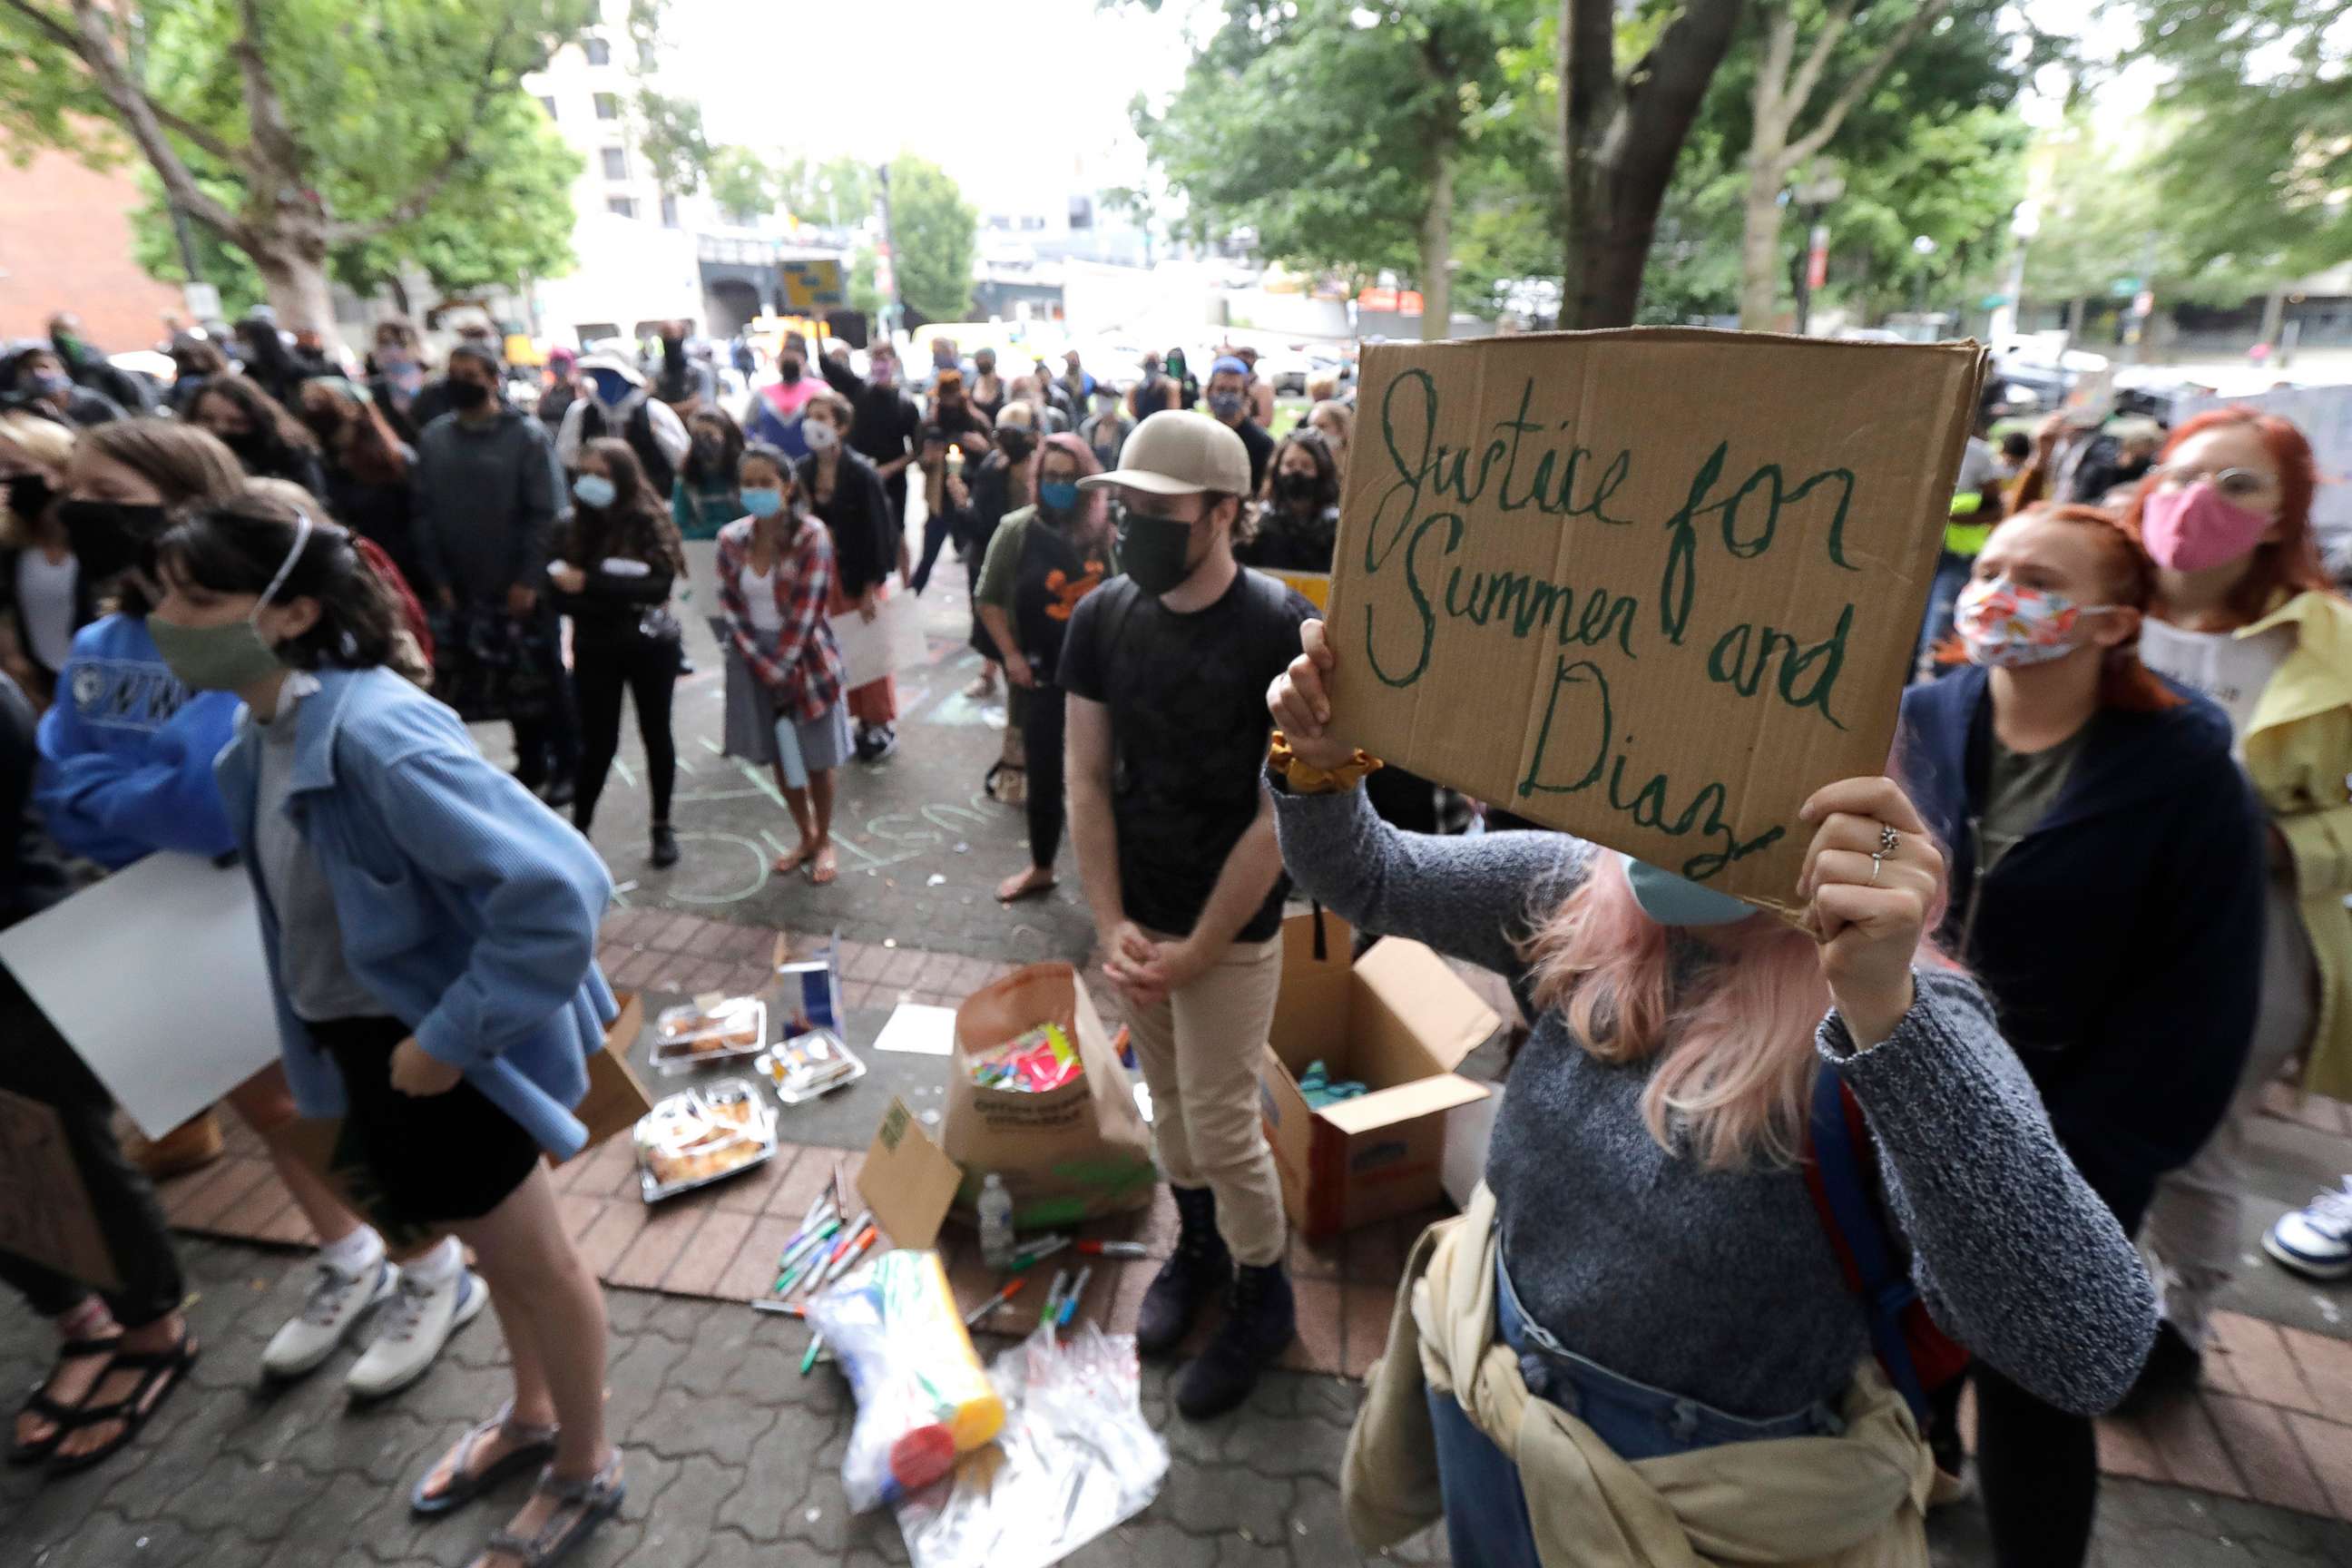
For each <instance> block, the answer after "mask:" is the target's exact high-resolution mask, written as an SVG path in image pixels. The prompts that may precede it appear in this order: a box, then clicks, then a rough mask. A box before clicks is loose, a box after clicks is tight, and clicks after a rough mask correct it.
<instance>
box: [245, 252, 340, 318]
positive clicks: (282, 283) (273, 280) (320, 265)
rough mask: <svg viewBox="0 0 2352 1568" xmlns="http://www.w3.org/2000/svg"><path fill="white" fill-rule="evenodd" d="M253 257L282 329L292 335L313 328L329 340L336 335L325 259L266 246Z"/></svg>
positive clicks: (333, 308) (264, 290) (254, 253)
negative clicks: (306, 328)
mask: <svg viewBox="0 0 2352 1568" xmlns="http://www.w3.org/2000/svg"><path fill="white" fill-rule="evenodd" d="M252 257H253V268H254V270H255V271H257V272H258V273H260V274H261V288H262V292H263V293H264V294H265V295H266V296H268V300H269V306H270V309H272V310H276V311H277V312H278V326H279V327H281V328H283V329H284V330H285V331H289V332H299V331H301V330H302V329H303V328H305V327H311V328H316V329H317V330H318V331H320V332H321V333H323V334H325V335H326V336H328V337H330V338H331V337H333V336H334V335H335V305H334V297H333V295H332V294H331V292H330V291H329V289H328V285H327V262H326V258H325V257H324V256H323V255H320V256H316V257H313V256H309V255H305V254H304V253H303V247H297V246H291V245H285V244H275V245H270V244H265V245H259V246H256V247H254V249H253V251H252Z"/></svg>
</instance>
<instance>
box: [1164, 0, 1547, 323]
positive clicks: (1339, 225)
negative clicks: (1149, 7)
mask: <svg viewBox="0 0 2352 1568" xmlns="http://www.w3.org/2000/svg"><path fill="white" fill-rule="evenodd" d="M1146 3H1147V4H1149V3H1152V0H1146ZM1542 12H1543V6H1542V5H1540V4H1539V0H1386V3H1384V4H1380V5H1366V4H1363V3H1361V0H1283V3H1281V4H1275V3H1271V0H1226V4H1225V10H1224V19H1223V24H1222V25H1221V26H1219V27H1218V29H1217V30H1216V31H1215V33H1213V35H1211V36H1210V37H1209V38H1208V39H1207V41H1206V42H1205V43H1204V44H1203V46H1202V48H1201V50H1200V52H1199V54H1198V55H1197V56H1196V57H1195V58H1193V60H1192V64H1191V66H1190V67H1189V68H1188V69H1187V71H1186V73H1185V79H1184V85H1183V87H1182V88H1181V89H1180V90H1179V91H1178V92H1177V94H1176V96H1175V98H1174V99H1173V100H1171V102H1170V103H1169V105H1168V107H1167V109H1166V110H1164V111H1163V112H1161V113H1159V114H1156V115H1155V114H1153V113H1151V112H1150V111H1149V110H1146V109H1141V108H1139V110H1138V113H1137V117H1136V118H1137V130H1138V131H1139V133H1140V134H1141V135H1142V137H1143V139H1144V142H1145V143H1146V145H1147V146H1148V147H1150V150H1151V153H1152V155H1153V157H1154V158H1155V160H1157V162H1158V163H1159V164H1160V168H1161V170H1162V171H1163V173H1164V174H1165V175H1166V177H1167V180H1168V184H1169V185H1170V187H1171V189H1172V190H1174V191H1175V192H1177V193H1178V194H1180V195H1181V196H1182V197H1183V198H1184V201H1185V204H1186V208H1187V213H1186V216H1185V219H1184V225H1183V226H1184V227H1185V229H1187V230H1188V231H1189V232H1190V233H1191V234H1192V236H1193V237H1196V238H1202V239H1207V238H1213V237H1223V236H1224V235H1227V234H1231V233H1234V232H1236V231H1240V230H1248V231H1251V232H1253V233H1254V234H1255V248H1256V249H1257V251H1258V252H1259V253H1260V254H1262V255H1264V256H1265V258H1268V259H1269V260H1276V261H1281V262H1286V263H1289V264H1292V265H1295V266H1298V267H1301V268H1309V269H1314V270H1328V271H1333V272H1338V273H1339V274H1340V275H1342V276H1343V277H1346V278H1348V279H1350V280H1351V281H1357V282H1360V281H1364V280H1368V279H1370V277H1371V276H1372V275H1374V274H1377V273H1380V272H1382V271H1393V272H1396V273H1399V274H1402V275H1403V276H1404V277H1406V278H1408V279H1411V280H1412V283H1413V284H1414V286H1415V287H1417V288H1418V289H1420V290H1421V294H1422V298H1423V314H1422V331H1423V335H1424V336H1427V337H1444V335H1445V334H1446V331H1447V322H1448V321H1449V320H1450V318H1451V315H1452V309H1451V304H1452V294H1453V283H1454V276H1455V270H1456V266H1457V263H1461V262H1463V261H1465V260H1468V259H1471V258H1465V257H1462V256H1459V255H1457V254H1456V241H1457V237H1459V236H1458V235H1457V222H1458V220H1460V219H1461V218H1462V217H1463V216H1465V214H1475V218H1474V219H1473V221H1472V223H1471V224H1469V225H1467V227H1469V228H1470V229H1471V231H1472V233H1473V235H1474V236H1475V238H1476V240H1477V241H1478V242H1479V244H1480V245H1481V246H1483V247H1493V248H1497V249H1508V248H1510V247H1512V246H1513V244H1514V242H1515V241H1517V240H1520V239H1523V238H1524V237H1526V236H1528V234H1529V233H1530V232H1531V233H1532V234H1533V235H1534V236H1536V237H1537V243H1536V245H1535V247H1534V248H1535V249H1538V250H1540V249H1542V248H1544V246H1543V244H1542V241H1543V239H1544V238H1545V237H1548V235H1549V226H1548V224H1547V223H1546V221H1545V218H1544V204H1543V203H1542V202H1541V200H1540V198H1538V200H1536V201H1534V202H1530V201H1528V200H1526V199H1524V198H1526V197H1527V196H1528V195H1531V194H1532V193H1531V192H1529V191H1528V189H1527V187H1526V186H1525V185H1524V184H1521V185H1519V187H1518V188H1517V190H1515V191H1514V192H1513V195H1515V196H1517V197H1519V198H1521V199H1517V200H1514V201H1511V202H1508V203H1493V202H1485V201H1482V200H1480V199H1479V195H1480V193H1484V192H1487V191H1491V190H1492V189H1493V188H1494V187H1495V185H1496V184H1497V183H1509V182H1511V181H1513V180H1514V179H1516V178H1517V174H1518V172H1520V171H1524V170H1527V169H1528V168H1530V167H1532V168H1533V169H1535V170H1537V171H1540V170H1541V169H1542V168H1543V166H1544V163H1545V154H1544V149H1543V147H1542V145H1541V140H1540V138H1535V139H1530V138H1528V137H1527V136H1525V135H1524V133H1523V132H1524V128H1525V121H1515V116H1514V112H1513V103H1512V95H1513V93H1514V91H1515V90H1516V89H1528V86H1529V83H1530V81H1531V79H1532V78H1533V77H1534V75H1535V74H1536V73H1534V72H1532V71H1524V70H1523V71H1520V72H1517V73H1516V74H1515V73H1514V72H1513V71H1512V70H1511V69H1510V65H1511V64H1512V63H1513V61H1512V53H1513V51H1514V50H1518V51H1524V49H1525V42H1526V38H1527V37H1528V35H1529V34H1530V33H1531V32H1532V31H1533V30H1534V29H1535V27H1536V26H1537V24H1538V18H1539V17H1540V16H1541V15H1542ZM1538 177H1540V175H1538ZM1514 220H1516V221H1514ZM1518 248H1519V250H1520V252H1521V253H1522V254H1524V252H1525V251H1526V250H1527V249H1528V247H1527V246H1525V245H1521V246H1519V247H1518ZM1477 259H1480V260H1483V259H1485V258H1484V257H1483V256H1481V257H1480V258H1477ZM1481 270H1484V269H1483V268H1482V269H1481Z"/></svg>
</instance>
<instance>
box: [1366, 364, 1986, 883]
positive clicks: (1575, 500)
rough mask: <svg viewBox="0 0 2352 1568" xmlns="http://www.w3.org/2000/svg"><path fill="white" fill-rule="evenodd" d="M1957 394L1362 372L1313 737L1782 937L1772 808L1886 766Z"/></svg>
mask: <svg viewBox="0 0 2352 1568" xmlns="http://www.w3.org/2000/svg"><path fill="white" fill-rule="evenodd" d="M1984 363H1985V355H1984V353H1983V351H1982V350H1981V349H1979V347H1978V346H1977V345H1976V344H1974V343H1967V342H1962V343H1870V342H1837V341H1832V340H1829V339H1820V338H1784V337H1774V336H1772V335H1770V334H1768V333H1763V332H1713V331H1690V330H1685V329H1661V328H1641V329H1632V330H1626V331H1602V332H1551V333H1533V334H1528V335H1525V336H1517V337H1506V338H1493V339H1486V340H1483V341H1480V342H1458V343H1380V344H1375V345H1373V346H1372V347H1371V348H1369V349H1367V350H1365V351H1364V367H1363V395H1362V397H1361V399H1360V408H1361V410H1362V415H1361V417H1362V419H1363V421H1364V423H1365V426H1366V428H1365V429H1364V430H1363V431H1362V433H1361V435H1360V438H1359V440H1358V441H1357V443H1356V446H1355V448H1354V450H1355V453H1356V461H1354V462H1353V463H1351V464H1350V465H1349V469H1348V479H1347V492H1346V495H1345V498H1344V500H1343V501H1342V503H1341V507H1340V524H1339V548H1338V552H1337V554H1336V555H1335V557H1334V559H1333V574H1332V582H1331V595H1330V600H1329V605H1328V624H1329V626H1330V637H1331V640H1332V646H1333V649H1334V651H1335V652H1336V654H1337V655H1338V658H1339V666H1338V670H1337V673H1336V677H1335V680H1334V684H1333V688H1332V697H1331V706H1332V709H1333V724H1332V727H1333V730H1334V731H1335V732H1336V733H1338V734H1339V735H1342V736H1344V737H1346V738H1347V739H1348V740H1349V741H1351V742H1355V743H1356V744H1358V745H1360V746H1362V747H1363V748H1364V749H1366V750H1367V751H1369V752H1371V753H1372V754H1373V755H1375V756H1378V757H1381V758H1384V759H1385V760H1387V761H1388V762H1390V763H1394V764H1396V765H1398V766H1401V767H1406V768H1410V769H1412V771H1413V772H1415V773H1420V774H1421V775H1423V777H1425V778H1430V779H1434V780H1436V781H1437V782H1439V783H1441V784H1451V785H1453V786H1454V788H1456V789H1458V790H1461V791H1463V792H1464V793H1465V794H1467V795H1474V796H1475V797H1477V798H1478V799H1481V800H1486V801H1491V802H1493V803H1495V804H1496V805H1503V806H1507V807H1508V808H1510V809H1511V810H1513V811H1515V812H1517V813H1519V814H1521V815H1523V816H1528V817H1531V818H1533V819H1534V820H1536V821H1538V822H1541V823H1544V824H1545V825H1547V826H1552V827H1558V828H1561V829H1564V830H1566V831H1568V832H1570V833H1573V834H1576V835H1577V836H1579V837H1583V838H1589V839H1591V840H1593V841H1595V842H1597V843H1600V844H1604V845H1607V846H1608V847H1611V848H1612V849H1620V850H1623V851H1625V852H1627V853H1629V854H1632V855H1636V856H1639V857H1640V858H1643V860H1646V861H1649V862H1650V863H1651V864H1653V865H1656V866H1659V867H1663V868H1666V869H1669V870H1673V871H1675V872H1678V873H1680V874H1681V875H1683V876H1685V877H1689V878H1692V879H1696V880H1699V881H1703V882H1706V883H1707V884H1708V885H1709V886H1711V887H1715V888H1718V889H1722V890H1723V891H1725V892H1727V893H1731V894H1733V895H1735V896H1737V897H1739V898H1742V899H1746V900H1748V901H1750V902H1751V903H1755V904H1758V905H1760V906H1762V907H1765V908H1769V909H1774V910H1780V911H1781V912H1782V913H1783V914H1792V913H1793V912H1795V910H1796V909H1797V908H1798V900H1797V898H1796V893H1795V889H1796V881H1797V877H1798V874H1799V871H1800V869H1801V867H1802V864H1803V860H1804V856H1805V848H1806V846H1807V844H1808V843H1809V842H1810V841H1811V837H1812V834H1811V830H1810V829H1808V828H1806V827H1805V826H1804V825H1803V824H1802V823H1801V822H1800V821H1798V819H1797V810H1798V808H1799V807H1800V806H1801V805H1802V804H1803V803H1804V801H1805V799H1806V797H1807V796H1809V795H1811V794H1812V793H1813V792H1814V791H1816V790H1818V789H1819V788H1821V787H1822V785H1823V784H1829V783H1832V781H1835V780H1837V779H1842V778H1850V777H1853V776H1856V775H1859V774H1870V773H1880V772H1882V771H1883V770H1884V769H1885V766H1886V754H1887V747H1888V744H1889V742H1891V741H1892V740H1893V738H1894V734H1895V719H1896V709H1897V704H1898V702H1899V700H1900V699H1901V696H1902V690H1903V683H1904V681H1905V680H1906V679H1907V678H1908V675H1909V671H1910V668H1911V652H1912V648H1913V647H1914V645H1915V643H1916V639H1917V637H1918V635H1919V617H1920V614H1921V610H1922V607H1923V605H1925V604H1926V602H1927V584H1928V582H1929V579H1930V578H1931V576H1932V575H1933V574H1934V571H1935V566H1936V559H1937V551H1938V549H1939V548H1940V546H1941V541H1942V538H1943V530H1944V523H1945V520H1946V517H1947V515H1948V510H1949V506H1950V501H1951V495H1952V484H1953V480H1954V479H1955V478H1956V477H1957V476H1958V470H1959V461H1960V454H1961V451H1962V449H1963V447H1964V445H1965V443H1966V441H1967V439H1968V434H1969V424H1970V422H1971V420H1972V419H1973V417H1974V416H1975V412H1976V395H1977V386H1978V383H1979V379H1980V377H1981V376H1982V374H1983V369H1984Z"/></svg>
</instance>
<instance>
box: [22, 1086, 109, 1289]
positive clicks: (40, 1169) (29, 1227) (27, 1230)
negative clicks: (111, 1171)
mask: <svg viewBox="0 0 2352 1568" xmlns="http://www.w3.org/2000/svg"><path fill="white" fill-rule="evenodd" d="M0 1252H10V1253H14V1254H16V1256H17V1257H18V1258H28V1259H30V1260H31V1261H33V1262H35V1263H38V1264H41V1265H42V1266H44V1267H45V1268H54V1269H56V1270H57V1271H58V1273H60V1274H63V1275H66V1276H68V1277H69V1278H71V1279H79V1280H80V1281H81V1282H82V1283H83V1284H85V1285H94V1286H96V1287H97V1288H98V1289H101V1290H119V1289H121V1288H122V1279H121V1276H120V1275H118V1274H116V1273H115V1271H114V1258H113V1257H112V1255H111V1254H110V1253H109V1252H108V1250H107V1246H106V1234H105V1232H103V1231H101V1230H100V1228H99V1225H98V1215H97V1213H96V1212H95V1211H94V1210H92V1209H91V1207H90V1206H89V1188H88V1187H86V1186H84V1185H83V1184H82V1179H81V1170H80V1168H79V1166H77V1165H76V1164H75V1163H74V1160H73V1150H72V1149H71V1148H70V1147H69V1146H68V1144H67V1142H66V1129H65V1123H64V1121H62V1120H61V1119H60V1118H59V1117H58V1113H57V1111H56V1110H54V1109H53V1108H51V1107H49V1106H47V1105H44V1104H42V1103H41V1102H40V1101H39V1100H27V1099H26V1098H25V1097H24V1096H23V1095H21V1094H12V1093H10V1092H9V1091H8V1090H6V1089H0Z"/></svg>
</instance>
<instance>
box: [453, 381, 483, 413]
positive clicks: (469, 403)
mask: <svg viewBox="0 0 2352 1568" xmlns="http://www.w3.org/2000/svg"><path fill="white" fill-rule="evenodd" d="M489 400H490V389H489V388H488V387H487V386H484V385H483V384H481V383H480V382H478V381H458V380H455V379H452V380H451V381H450V383H449V401H450V402H452V403H454V404H456V405H457V406H458V407H460V408H479V407H480V406H482V405H484V404H485V403H488V401H489Z"/></svg>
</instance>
